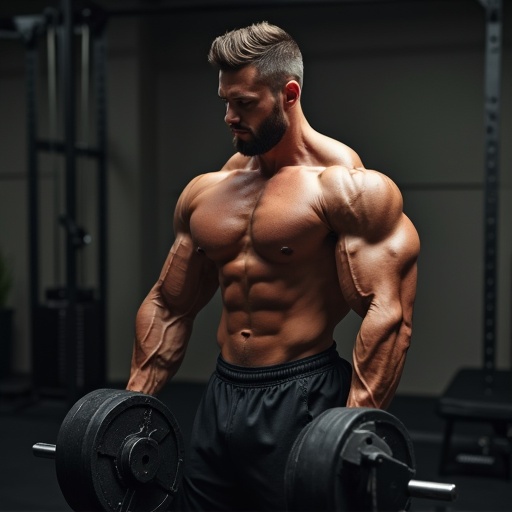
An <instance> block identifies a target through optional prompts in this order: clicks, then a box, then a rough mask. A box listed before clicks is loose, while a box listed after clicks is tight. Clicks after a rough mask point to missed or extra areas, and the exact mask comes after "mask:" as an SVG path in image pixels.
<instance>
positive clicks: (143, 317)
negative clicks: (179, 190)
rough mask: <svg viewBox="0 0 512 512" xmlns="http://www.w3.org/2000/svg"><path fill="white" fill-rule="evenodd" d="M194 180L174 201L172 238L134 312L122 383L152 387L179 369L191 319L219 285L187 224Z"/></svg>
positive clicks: (154, 389)
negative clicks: (129, 358) (155, 276)
mask: <svg viewBox="0 0 512 512" xmlns="http://www.w3.org/2000/svg"><path fill="white" fill-rule="evenodd" d="M194 182H195V180H194V181H193V182H192V183H191V184H190V185H189V186H188V187H187V188H186V189H185V191H184V192H183V194H182V195H181V197H180V199H179V201H178V204H177V206H176V212H175V216H174V230H175V233H176V239H175V242H174V244H173V246H172V247H171V250H170V252H169V255H168V256H167V259H166V261H165V263H164V266H163V268H162V271H161V273H160V277H159V279H158V281H157V282H156V284H155V285H154V286H153V288H151V290H150V292H149V294H148V295H147V297H146V298H145V299H144V301H143V303H142V305H141V306H140V308H139V311H138V313H137V317H136V322H135V343H134V348H133V354H132V363H131V372H130V379H129V382H128V384H127V389H129V390H132V391H142V392H144V393H148V394H155V393H157V392H158V391H159V390H160V389H161V388H162V387H163V385H164V384H165V383H166V382H167V380H168V379H169V378H171V377H172V376H173V375H174V374H175V373H176V372H177V371H178V369H179V367H180V365H181V362H182V361H183V358H184V356H185V351H186V348H187V344H188V341H189V339H190V335H191V333H192V324H193V321H194V318H195V316H196V315H197V313H198V312H199V311H200V310H201V309H202V308H203V307H204V306H205V305H206V304H207V303H208V302H209V300H210V299H211V298H212V297H213V295H214V294H215V291H216V290H217V287H218V278H217V269H216V267H215V265H214V264H213V262H212V261H211V260H209V259H208V258H207V257H206V256H205V255H204V254H198V253H197V252H196V247H194V244H193V241H192V238H191V236H190V232H189V227H188V216H189V197H190V195H191V190H192V188H193V184H194Z"/></svg>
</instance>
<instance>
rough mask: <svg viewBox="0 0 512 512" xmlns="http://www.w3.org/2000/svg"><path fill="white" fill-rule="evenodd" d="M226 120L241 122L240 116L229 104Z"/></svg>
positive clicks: (227, 121)
mask: <svg viewBox="0 0 512 512" xmlns="http://www.w3.org/2000/svg"><path fill="white" fill-rule="evenodd" d="M224 122H225V123H226V124H238V123H239V122H240V116H239V115H238V113H237V112H236V111H235V109H234V108H233V107H232V106H230V105H229V104H227V105H226V115H225V116H224Z"/></svg>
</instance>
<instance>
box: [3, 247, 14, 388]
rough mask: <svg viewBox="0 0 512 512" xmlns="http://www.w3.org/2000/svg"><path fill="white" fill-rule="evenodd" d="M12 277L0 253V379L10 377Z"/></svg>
mask: <svg viewBox="0 0 512 512" xmlns="http://www.w3.org/2000/svg"><path fill="white" fill-rule="evenodd" d="M11 287H12V275H11V272H10V269H9V265H8V264H7V260H6V258H5V257H4V255H3V254H2V252H0V379H4V378H6V377H9V376H10V373H11V356H12V317H13V310H12V309H11V308H10V307H9V295H10V292H11Z"/></svg>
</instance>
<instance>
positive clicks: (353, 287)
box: [127, 65, 419, 408]
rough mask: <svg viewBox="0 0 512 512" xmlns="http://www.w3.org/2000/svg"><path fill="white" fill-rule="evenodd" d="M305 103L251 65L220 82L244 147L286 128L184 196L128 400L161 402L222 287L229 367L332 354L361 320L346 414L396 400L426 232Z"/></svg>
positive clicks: (143, 324)
mask: <svg viewBox="0 0 512 512" xmlns="http://www.w3.org/2000/svg"><path fill="white" fill-rule="evenodd" d="M300 94H301V88H300V86H299V84H298V83H297V82H296V81H294V80H290V81H289V82H288V83H287V84H286V85H285V86H284V87H283V89H282V90H281V91H280V92H279V93H278V94H273V93H272V91H271V90H270V89H269V88H268V86H266V85H265V84H263V83H262V82H261V81H260V80H258V74H257V70H256V69H255V68H254V66H252V65H249V66H246V67H244V68H242V69H240V70H238V71H230V72H222V71H221V72H220V74H219V96H220V98H221V99H222V100H223V101H224V102H225V105H226V115H225V121H226V123H227V124H228V126H230V127H231V128H232V132H233V135H234V137H235V138H238V139H240V140H242V141H250V140H251V138H253V137H254V134H255V133H257V131H258V128H259V126H261V123H262V122H263V121H264V120H265V119H267V118H268V117H269V116H270V115H271V113H272V112H273V111H275V108H276V104H277V105H278V108H279V110H280V111H281V113H282V115H283V116H284V120H285V122H286V126H287V128H286V131H285V133H284V136H283V137H282V138H281V140H280V141H279V142H278V143H277V144H276V145H275V146H274V147H273V148H272V149H270V150H269V151H267V152H265V153H263V154H260V155H257V156H252V157H248V156H243V155H241V154H240V153H237V154H235V155H234V156H233V157H232V158H231V159H230V160H229V161H228V162H227V163H226V165H225V166H224V167H223V168H222V169H221V170H220V171H218V172H212V173H208V174H203V175H200V176H197V177H196V178H195V179H193V180H192V181H191V182H190V183H189V184H188V186H187V187H186V188H185V190H184V191H183V193H182V194H181V196H180V198H179V200H178V203H177V206H176V211H175V217H174V230H175V236H176V238H175V242H174V244H173V246H172V248H171V250H170V252H169V255H168V257H167V259H166V261H165V264H164V266H163V269H162V272H161V274H160V278H159V279H158V281H157V283H156V284H155V285H154V286H153V288H152V289H151V291H150V292H149V294H148V296H147V297H146V299H145V300H144V302H143V303H142V305H141V307H140V310H139V312H138V314H137V318H136V339H135V346H134V352H133V358H132V365H131V375H130V380H129V383H128V386H127V388H128V389H130V390H135V391H143V392H145V393H150V394H154V393H156V392H158V391H159V390H160V389H161V388H162V386H163V385H164V384H165V383H166V382H167V380H168V379H169V378H171V377H172V376H173V375H174V374H175V373H176V372H177V371H178V369H179V367H180V364H181V362H182V360H183V357H184V355H185V351H186V348H187V343H188V341H189V338H190V335H191V332H192V325H193V321H194V318H195V316H196V314H197V313H198V312H199V311H200V310H201V308H203V307H204V306H205V305H206V304H207V303H208V302H209V301H210V299H211V298H212V296H213V295H214V294H215V292H216V290H217V289H218V287H219V286H220V290H221V294H222V303H223V309H222V316H221V319H220V324H219V327H218V331H217V341H218V345H219V347H220V352H221V355H222V357H223V358H224V360H226V361H227V362H229V363H232V364H235V365H240V366H245V367H258V366H267V365H274V364H280V363H285V362H289V361H294V360H297V359H301V358H304V357H308V356H311V355H314V354H317V353H319V352H322V351H324V350H326V349H328V348H329V347H330V346H331V345H332V343H333V331H334V329H335V327H336V325H337V324H338V323H339V322H340V321H341V320H342V319H343V318H344V317H345V316H346V315H347V313H348V312H349V311H350V310H351V309H352V310H354V311H356V312H357V313H358V314H359V315H360V316H361V317H362V323H361V327H360V330H359V333H358V335H357V338H356V340H355V345H354V350H353V361H352V365H353V370H354V371H353V377H352V383H351V390H350V394H349V398H348V403H347V406H349V407H362V406H365V407H375V408H386V407H387V406H388V405H389V403H390V401H391V400H392V398H393V395H394V393H395V390H396V387H397V385H398V383H399V380H400V377H401V374H402V370H403V367H404V362H405V357H406V352H407V349H408V347H409V343H410V339H411V329H412V316H413V303H414V298H415V293H416V274H417V258H418V254H419V238H418V234H417V232H416V229H415V228H414V226H413V224H412V223H411V221H410V220H409V219H408V218H407V217H406V215H405V214H404V213H403V209H402V196H401V194H400V192H399V190H398V188H397V187H396V185H395V184H394V183H393V182H392V181H391V180H390V179H389V178H388V177H386V176H385V175H383V174H381V173H379V172H376V171H373V170H368V169H365V168H364V166H363V164H362V162H361V160H360V159H359V157H358V155H357V154H356V153H355V152H354V151H353V150H351V149H350V148H348V147H347V146H345V145H344V144H342V143H340V142H337V141H335V140H333V139H330V138H328V137H326V136H324V135H322V134H320V133H318V132H316V131H315V130H314V129H313V128H312V127H311V126H310V125H309V124H308V122H307V120H306V118H305V116H304V114H303V111H302V108H301V104H300ZM346 342H348V341H346Z"/></svg>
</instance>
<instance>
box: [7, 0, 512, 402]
mask: <svg viewBox="0 0 512 512" xmlns="http://www.w3.org/2000/svg"><path fill="white" fill-rule="evenodd" d="M9 4H12V5H11V6H10V10H8V7H9ZM36 4H37V3H34V6H36ZM102 4H103V5H106V4H104V3H102ZM111 4H112V5H117V4H116V2H111ZM40 5H41V8H40V9H39V11H35V12H40V11H41V10H42V9H43V8H44V5H45V3H41V4H40ZM15 7H16V6H15V2H6V3H5V5H2V7H1V9H3V10H5V12H9V13H11V14H12V12H16V10H15ZM511 14H512V13H510V12H508V9H507V6H505V23H504V25H505V27H504V28H505V30H504V33H505V40H504V58H503V81H502V83H503V97H502V122H501V128H502V133H501V140H502V148H501V177H502V187H501V195H500V238H499V269H498V275H499V284H498V293H499V300H498V303H499V309H498V344H497V359H498V366H499V367H509V366H510V363H511V351H510V346H511V335H510V312H511V310H512V308H511V282H512V279H511V272H510V269H511V259H512V258H511V254H512V247H511V246H512V240H511V238H512V237H511V232H510V221H509V219H510V218H511V213H512V212H511V205H512V201H511V177H510V168H511V164H512V155H511V152H510V149H509V147H508V145H507V144H506V140H507V138H508V136H509V134H510V129H511V120H512V116H511V113H512V112H511V109H512V105H511V98H510V94H509V92H508V90H507V87H506V84H508V83H509V82H510V78H511V69H510V62H511V59H510V53H511V52H510V37H511V36H510V35H509V34H508V32H510V33H511V34H512V23H511ZM2 15H3V14H2ZM264 19H265V20H268V21H269V22H272V23H276V24H278V25H281V26H282V27H283V28H285V29H286V30H288V31H289V32H290V33H291V34H292V35H293V36H294V37H295V38H296V40H297V41H298V42H299V45H300V46H301V48H302V51H303V54H304V60H305V83H304V91H303V108H304V111H305V114H306V116H307V118H308V119H309V121H310V123H311V125H312V126H313V127H314V128H315V129H317V130H318V131H320V132H322V133H325V134H326V135H329V136H332V137H333V138H336V139H339V140H341V141H342V142H344V143H346V144H348V145H349V146H351V147H352V148H353V149H354V150H356V151H357V152H358V153H359V155H360V156H361V158H362V160H363V162H364V163H365V165H366V167H368V168H373V169H377V170H380V171H382V172H384V173H386V174H388V175H389V176H390V177H391V178H392V179H394V180H395V181H396V182H397V184H398V185H399V186H400V188H401V190H402V192H403V196H404V203H405V211H406V213H407V214H408V215H409V217H410V218H411V219H412V220H413V222H414V223H415V225H416V227H417V229H418V231H419V233H420V237H421V241H422V253H421V257H420V262H419V282H418V294H417V301H416V309H415V322H414V332H413V340H412V344H411V349H410V351H409V356H408V360H407V363H406V367H405V372H404V376H403V378H402V382H401V384H400V387H399V392H401V393H404V394H424V395H435V394H439V393H440V392H442V391H443V389H444V388H445V387H446V385H447V383H448V381H449V380H450V378H451V377H452V376H453V375H454V374H455V372H456V370H457V369H458V368H460V367H462V366H468V365H469V366H479V365H480V363H481V359H482V355H481V350H482V345H483V339H482V331H483V328H482V318H483V305H484V299H483V229H484V227H483V218H484V215H483V197H484V196H483V194H484V190H483V182H484V118H483V95H484V94H483V77H484V67H483V61H484V27H485V25H484V16H483V9H482V8H481V7H480V6H479V4H478V2H477V1H476V0H475V1H471V0H455V1H451V2H442V1H424V0H415V1H411V2H389V3H386V2H383V3H382V4H378V3H369V4H367V5H364V2H363V3H360V4H356V5H353V4H352V3H347V4H340V5H332V6H315V7H311V6H301V7H299V6H297V7H293V8H273V9H267V10H256V9H243V10H240V11H214V12H208V13H207V14H206V15H200V14H199V13H187V14H174V15H168V16H159V17H151V16H146V17H141V18H134V17H123V18H115V19H111V20H110V21H109V24H108V28H107V41H108V77H107V81H108V116H109V119H108V144H109V202H110V205H109V283H108V284H109V303H108V319H109V325H108V377H109V379H110V380H112V381H125V380H126V379H127V376H128V370H129V362H130V356H131V348H132V341H133V325H134V318H135V313H136V310H137V307H138V305H139V304H140V302H141V301H142V299H143V298H144V295H145V294H146V293H147V291H148V290H149V287H150V286H151V285H152V283H153V282H154V281H155V280H156V279H157V277H158V273H159V270H160V266H161V265H162V263H163V261H164V258H165V256H166V254H167V252H168V250H169V248H170V245H171V243H172V240H173V234H172V214H173V209H174V206H175V203H176V200H177V197H178V195H179V193H180V191H181V190H182V189H183V187H184V186H185V184H186V183H187V182H188V181H189V180H190V179H191V178H192V177H194V176H195V175H197V174H200V173H203V172H208V171H213V170H216V169H218V168H220V167H221V166H222V164H223V163H224V161H225V160H226V159H227V158H228V157H229V155H230V154H231V153H232V147H231V142H230V133H229V132H228V130H227V129H226V128H225V127H224V123H223V104H222V103H221V102H220V101H219V100H218V98H217V76H216V72H215V71H214V70H213V69H211V68H210V67H209V65H208V63H207V61H206V54H207V52H208V48H209V44H210V42H211V40H212V39H213V38H214V37H215V36H216V35H219V34H221V33H223V32H225V31H226V30H229V29H231V28H236V27H240V26H244V25H247V24H249V23H251V22H254V21H260V20H264ZM508 29H510V30H508ZM0 56H1V58H0V107H1V111H2V112H3V113H4V122H3V123H1V126H0V159H1V162H2V165H1V166H0V247H1V248H2V249H4V252H6V253H7V254H8V256H9V257H10V259H11V261H12V265H13V269H14V273H15V288H14V293H13V295H12V297H11V302H12V306H13V307H14V308H15V310H16V331H15V332H16V345H15V347H14V360H13V366H14V368H15V370H17V371H19V372H30V343H29V333H28V330H27V324H28V320H27V319H28V312H27V297H28V283H27V277H26V276H27V265H28V263H27V252H28V247H27V223H28V221H27V203H26V148H25V114H24V112H25V105H24V100H25V97H24V76H23V72H24V71H23V59H24V51H23V49H22V47H21V46H20V44H19V43H16V42H11V41H0ZM40 75H41V81H42V82H44V76H45V69H44V67H43V68H42V69H41V70H40ZM44 103H45V85H44V83H43V84H42V85H41V105H42V106H41V111H40V115H39V119H40V127H41V130H43V131H44V130H45V129H46V128H45V126H46V124H47V112H46V111H45V107H44ZM43 160H44V161H42V162H41V164H42V165H41V167H42V172H41V187H42V190H41V194H42V196H43V197H44V198H46V199H44V203H43V208H42V209H41V226H42V227H41V229H42V231H43V234H44V236H43V237H42V240H43V248H42V251H41V262H42V263H41V265H42V269H43V270H42V274H43V281H44V282H43V287H44V285H45V284H47V285H51V283H52V280H53V266H54V261H53V256H52V251H51V247H52V244H53V243H54V242H53V240H54V237H55V232H54V231H55V230H54V228H53V226H52V219H53V218H54V217H55V211H54V207H53V205H52V201H51V197H52V194H53V193H54V192H53V182H52V174H51V166H52V165H54V162H52V161H51V159H48V158H47V159H43ZM89 187H90V184H88V181H87V178H85V182H84V184H83V191H85V192H82V196H81V197H82V198H81V201H82V202H83V203H84V207H83V215H84V218H85V219H86V220H87V219H88V218H89V217H90V216H91V212H90V211H88V207H87V197H88V196H87V194H89V193H92V192H87V191H88V190H89ZM79 195H80V194H79ZM92 234H93V237H94V233H92ZM87 250H88V249H86V251H87ZM84 258H85V259H86V265H85V278H84V279H85V281H87V279H88V277H87V276H88V275H89V276H90V275H93V274H94V264H93V263H92V262H91V261H88V260H87V258H88V257H87V255H85V256H84ZM219 314H220V299H219V297H218V295H217V296H216V297H215V298H214V300H213V301H212V303H211V304H210V305H208V306H207V307H206V308H205V309H204V310H203V311H202V312H201V313H200V315H199V317H198V320H197V321H196V324H195V328H194V332H193V335H192V339H191V342H190V345H189V349H188V352H187V356H186V358H185V361H184V364H183V366H182V368H181V370H180V371H179V373H178V375H177V376H176V378H177V379H181V380H187V381H205V380H206V379H207V378H208V376H209V373H210V372H211V370H212V368H213V365H214V364H215V358H216V356H217V349H216V345H215V332H216V326H217V321H218V318H219ZM359 322H360V321H359V319H358V318H357V316H356V315H355V314H350V315H349V317H347V319H346V320H345V321H344V322H343V323H342V324H341V325H340V326H339V327H338V328H337V330H336V341H337V342H338V347H339V349H340V351H341V352H342V353H343V354H344V355H345V356H346V357H347V358H350V353H351V349H352V345H353V340H354V339H355V333H356V332H357V329H358V326H359Z"/></svg>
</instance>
